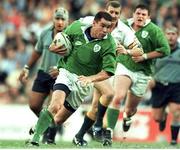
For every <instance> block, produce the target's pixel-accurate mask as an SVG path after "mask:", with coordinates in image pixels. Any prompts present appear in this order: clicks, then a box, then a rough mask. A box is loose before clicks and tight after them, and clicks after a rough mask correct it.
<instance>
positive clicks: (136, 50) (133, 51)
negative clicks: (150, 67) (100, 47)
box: [117, 22, 144, 57]
mask: <svg viewBox="0 0 180 150" xmlns="http://www.w3.org/2000/svg"><path fill="white" fill-rule="evenodd" d="M118 27H119V28H120V29H121V31H122V32H123V34H124V35H123V40H122V41H120V42H119V43H118V44H117V53H118V54H129V55H130V56H132V57H133V56H141V55H143V54H144V51H143V49H142V45H141V43H140V42H139V40H138V39H137V37H136V36H135V34H134V32H133V31H132V30H131V29H130V28H129V26H127V25H126V24H124V23H123V22H119V24H118Z"/></svg>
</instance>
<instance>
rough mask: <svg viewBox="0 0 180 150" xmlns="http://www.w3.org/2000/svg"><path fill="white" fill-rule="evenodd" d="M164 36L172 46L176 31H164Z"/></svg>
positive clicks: (174, 41)
mask: <svg viewBox="0 0 180 150" xmlns="http://www.w3.org/2000/svg"><path fill="white" fill-rule="evenodd" d="M166 37H167V39H168V42H169V45H170V46H174V45H175V44H176V43H177V39H178V34H177V33H176V32H170V31H169V32H166Z"/></svg>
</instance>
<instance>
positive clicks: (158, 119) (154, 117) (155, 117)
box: [152, 114, 162, 122]
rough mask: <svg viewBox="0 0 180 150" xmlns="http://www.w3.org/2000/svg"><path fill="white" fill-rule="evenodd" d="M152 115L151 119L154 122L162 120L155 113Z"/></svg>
mask: <svg viewBox="0 0 180 150" xmlns="http://www.w3.org/2000/svg"><path fill="white" fill-rule="evenodd" d="M152 116H153V119H154V121H155V122H161V121H162V119H161V117H160V116H158V115H156V114H153V115H152Z"/></svg>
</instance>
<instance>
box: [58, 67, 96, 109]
mask: <svg viewBox="0 0 180 150" xmlns="http://www.w3.org/2000/svg"><path fill="white" fill-rule="evenodd" d="M59 83H61V84H64V85H66V86H67V87H68V88H69V90H70V91H71V92H70V94H69V95H68V97H67V98H66V101H67V102H68V103H69V104H70V105H71V107H72V108H73V109H75V110H76V109H77V108H78V107H79V106H80V105H81V103H82V102H83V101H84V100H85V97H86V96H88V95H90V94H91V92H92V90H93V84H89V85H87V86H82V84H81V83H80V82H79V81H78V75H76V74H74V73H71V72H69V71H68V70H66V69H64V68H60V69H59V75H58V77H57V79H56V81H55V84H59Z"/></svg>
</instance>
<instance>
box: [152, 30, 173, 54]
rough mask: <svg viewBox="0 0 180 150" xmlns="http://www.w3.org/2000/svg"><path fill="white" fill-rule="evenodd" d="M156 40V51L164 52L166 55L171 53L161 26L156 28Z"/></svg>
mask: <svg viewBox="0 0 180 150" xmlns="http://www.w3.org/2000/svg"><path fill="white" fill-rule="evenodd" d="M154 37H155V38H154V42H155V43H156V47H157V48H156V49H155V50H156V51H157V52H161V53H163V54H164V55H165V56H167V55H169V54H170V47H169V44H168V41H167V39H166V36H165V35H164V33H163V31H162V30H161V29H160V28H156V32H155V36H154Z"/></svg>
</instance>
